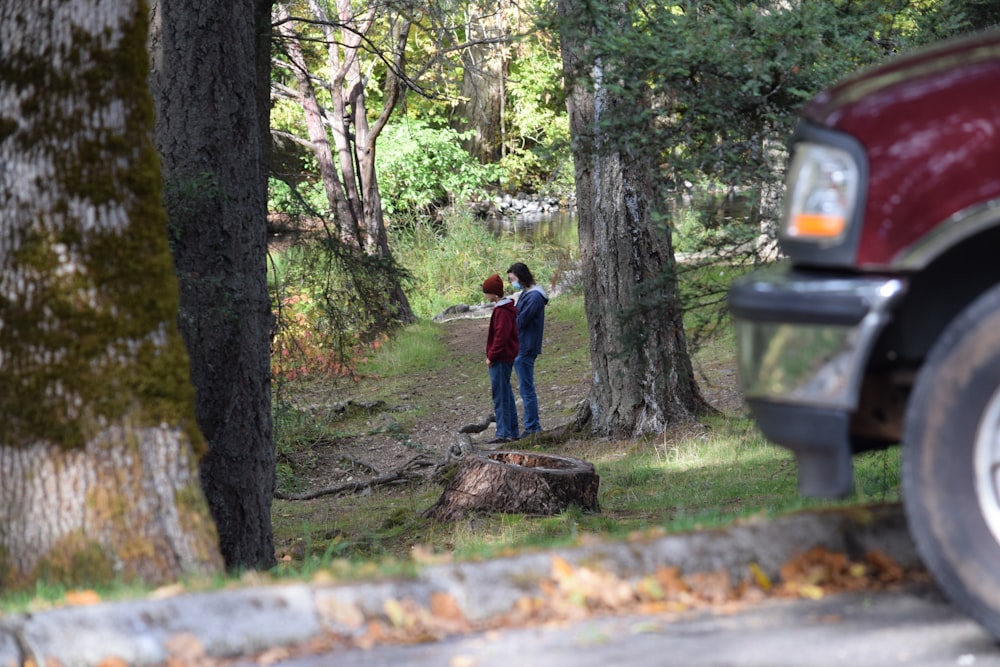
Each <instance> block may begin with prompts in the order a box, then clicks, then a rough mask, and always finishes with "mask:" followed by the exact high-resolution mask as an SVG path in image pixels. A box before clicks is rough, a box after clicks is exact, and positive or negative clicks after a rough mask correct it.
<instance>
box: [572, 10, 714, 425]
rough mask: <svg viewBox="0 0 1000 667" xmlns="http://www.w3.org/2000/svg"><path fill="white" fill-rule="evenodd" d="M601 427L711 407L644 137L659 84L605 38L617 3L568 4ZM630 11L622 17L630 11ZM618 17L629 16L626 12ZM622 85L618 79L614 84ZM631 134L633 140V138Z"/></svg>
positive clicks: (617, 21)
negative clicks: (611, 49)
mask: <svg viewBox="0 0 1000 667" xmlns="http://www.w3.org/2000/svg"><path fill="white" fill-rule="evenodd" d="M558 10H559V24H560V38H561V43H562V56H563V71H564V77H565V81H566V90H567V108H568V111H569V118H570V133H571V136H572V140H573V154H574V162H575V182H576V194H577V211H578V229H579V242H580V256H581V263H582V274H583V284H584V300H585V304H586V312H587V323H588V325H589V327H590V358H591V362H592V364H593V369H594V386H593V388H592V390H591V393H590V400H589V401H588V409H587V411H586V413H587V414H586V417H587V418H589V424H588V428H589V429H590V430H591V431H593V432H594V433H596V434H598V435H607V436H613V437H637V436H640V435H643V434H648V433H661V432H663V431H664V430H665V429H666V428H667V427H668V426H669V425H670V424H672V423H677V422H683V421H689V420H691V419H692V418H694V417H695V416H696V415H697V414H699V413H701V412H704V411H706V410H710V409H711V408H710V407H709V406H708V404H707V403H706V401H705V400H704V399H703V398H702V396H701V392H700V391H699V389H698V386H697V384H696V382H695V379H694V371H693V369H692V365H691V358H690V356H689V354H688V349H687V338H686V336H685V332H684V325H683V319H682V315H683V311H682V308H681V303H680V298H679V293H678V286H677V276H676V271H675V258H674V251H673V247H672V244H671V239H670V231H669V227H668V225H667V217H666V215H665V214H664V211H665V207H664V203H665V198H664V197H663V193H662V192H660V190H659V182H658V181H657V179H656V174H657V173H658V171H659V170H658V168H657V165H658V157H659V155H658V153H657V151H658V150H660V148H661V147H657V146H650V145H648V142H647V143H643V139H644V138H646V137H648V136H655V135H653V134H652V133H649V132H643V127H644V125H643V124H644V123H649V122H650V118H651V117H652V116H653V114H650V113H645V112H644V110H648V109H649V108H650V101H649V99H648V96H646V95H648V92H647V91H644V90H643V89H642V88H641V86H635V87H632V88H637V89H638V90H632V89H630V86H629V84H628V82H629V81H630V80H631V78H632V77H630V75H629V73H628V72H627V71H622V66H621V65H623V64H616V63H610V62H606V61H603V60H602V59H601V58H600V57H599V56H597V55H595V54H596V53H598V52H599V49H595V48H594V45H595V43H596V41H597V40H599V39H600V38H601V35H602V32H603V33H604V34H606V35H615V36H616V37H617V36H619V35H620V33H621V30H622V29H623V27H624V26H626V25H627V21H626V20H625V18H624V15H623V13H622V8H621V7H619V6H617V5H616V3H615V2H610V3H586V2H577V1H576V0H560V1H559V3H558ZM619 14H621V16H619ZM616 17H618V18H616ZM609 82H610V84H609ZM622 137H630V138H631V139H632V140H624V141H623V140H622Z"/></svg>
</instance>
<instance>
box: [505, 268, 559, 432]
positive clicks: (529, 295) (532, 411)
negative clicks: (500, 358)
mask: <svg viewBox="0 0 1000 667" xmlns="http://www.w3.org/2000/svg"><path fill="white" fill-rule="evenodd" d="M507 278H509V279H510V283H511V287H513V288H514V291H517V290H522V291H521V296H520V297H519V298H518V300H517V337H518V342H519V343H520V349H519V350H518V353H517V358H516V359H514V372H515V373H517V381H518V390H519V391H520V393H521V402H522V403H523V404H524V430H523V431H522V436H527V435H531V434H532V433H539V432H541V430H542V426H541V424H540V423H539V421H538V395H537V394H536V392H535V359H536V358H537V357H538V355H539V354H541V353H542V335H543V334H544V331H545V306H547V305H548V303H549V297H548V295H547V294H545V290H543V289H542V288H541V287H539V286H538V285H537V284H535V277H534V276H533V275H532V274H531V269H529V268H528V267H527V266H526V265H525V264H523V263H521V262H515V263H514V264H511V265H510V268H509V269H507Z"/></svg>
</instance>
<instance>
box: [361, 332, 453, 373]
mask: <svg viewBox="0 0 1000 667" xmlns="http://www.w3.org/2000/svg"><path fill="white" fill-rule="evenodd" d="M445 352H446V347H445V345H444V343H443V342H442V341H441V325H440V324H436V323H434V322H431V321H430V320H420V321H419V322H417V323H416V324H413V325H411V326H408V327H405V328H404V329H403V330H402V331H400V332H399V333H398V334H397V335H395V336H393V337H392V338H391V339H390V340H389V341H388V342H386V343H384V344H382V345H380V346H379V347H378V349H377V350H376V353H375V354H372V355H369V357H368V358H367V359H364V360H363V361H362V362H361V363H360V364H359V365H358V370H359V371H360V372H361V373H364V374H366V375H377V376H379V377H392V376H393V375H402V374H406V373H418V372H420V371H424V370H427V369H429V368H433V367H434V366H435V365H439V364H440V363H441V359H442V357H443V356H444V353H445Z"/></svg>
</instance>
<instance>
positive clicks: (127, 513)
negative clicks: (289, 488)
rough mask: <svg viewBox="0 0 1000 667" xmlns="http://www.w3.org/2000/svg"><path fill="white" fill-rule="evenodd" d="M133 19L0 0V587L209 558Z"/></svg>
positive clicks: (141, 22)
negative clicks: (2, 388)
mask: <svg viewBox="0 0 1000 667" xmlns="http://www.w3.org/2000/svg"><path fill="white" fill-rule="evenodd" d="M148 20H149V17H148V13H147V9H146V6H145V4H144V3H142V2H137V1H128V0H114V1H113V2H112V1H109V0H75V1H73V2H66V1H65V0H34V2H13V3H12V2H9V1H6V2H0V63H2V64H0V295H2V296H0V386H3V387H4V388H5V389H4V391H3V392H0V480H2V483H0V589H7V588H15V587H24V586H29V585H30V584H31V583H32V582H33V581H36V580H39V579H45V578H47V579H49V580H54V581H62V582H69V583H96V582H109V581H111V580H113V579H115V578H117V577H122V578H124V579H126V580H131V579H139V580H142V581H144V582H146V583H149V584H159V583H163V582H167V581H171V580H174V579H176V578H177V577H179V576H180V575H181V574H182V573H184V572H194V571H215V570H217V569H219V568H220V567H221V565H222V562H221V558H220V556H219V553H218V549H217V545H216V533H215V530H214V526H213V525H212V520H211V517H210V515H209V513H208V510H207V508H206V505H205V500H204V496H203V495H202V492H201V490H200V488H199V484H198V476H197V471H196V464H195V457H194V449H195V448H197V449H199V450H200V449H203V447H204V443H203V440H202V439H201V434H200V433H199V432H198V429H197V425H196V424H195V421H194V393H193V389H192V387H191V382H190V376H189V372H188V358H187V354H186V353H185V350H184V344H183V341H182V339H181V337H180V335H179V334H178V331H177V322H176V315H177V281H176V278H175V276H174V272H173V265H172V263H171V261H170V254H169V249H168V247H167V238H166V217H165V215H164V212H163V209H162V206H161V203H160V170H159V162H158V158H157V156H156V152H155V149H154V147H153V142H152V137H151V132H152V125H153V114H152V108H153V105H152V100H151V99H150V96H149V88H148V82H147V80H146V76H147V73H148V60H147V57H146V50H145V49H146V35H147V27H148ZM57 56H58V57H57Z"/></svg>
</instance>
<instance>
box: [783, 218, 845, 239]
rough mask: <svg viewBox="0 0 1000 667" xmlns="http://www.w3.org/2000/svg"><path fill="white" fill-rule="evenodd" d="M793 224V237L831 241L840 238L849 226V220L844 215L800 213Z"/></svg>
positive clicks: (791, 227)
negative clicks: (809, 237) (830, 239)
mask: <svg viewBox="0 0 1000 667" xmlns="http://www.w3.org/2000/svg"><path fill="white" fill-rule="evenodd" d="M791 223H792V224H791V225H790V226H789V231H790V232H791V235H792V236H812V237H819V238H826V239H829V238H834V237H837V236H840V234H841V233H842V232H843V231H844V227H846V225H847V220H846V219H845V218H844V216H842V215H829V214H823V213H799V214H798V215H796V216H794V217H793V218H792V221H791Z"/></svg>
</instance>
